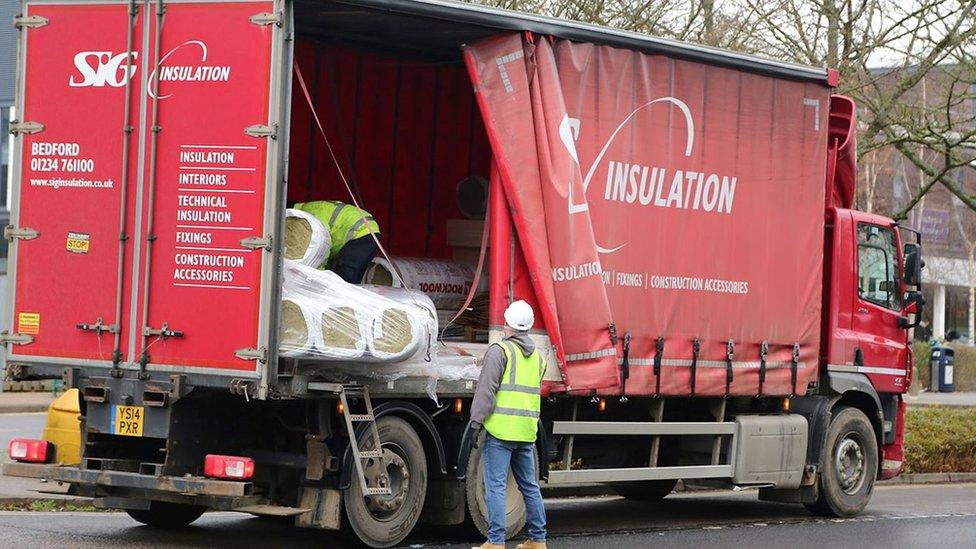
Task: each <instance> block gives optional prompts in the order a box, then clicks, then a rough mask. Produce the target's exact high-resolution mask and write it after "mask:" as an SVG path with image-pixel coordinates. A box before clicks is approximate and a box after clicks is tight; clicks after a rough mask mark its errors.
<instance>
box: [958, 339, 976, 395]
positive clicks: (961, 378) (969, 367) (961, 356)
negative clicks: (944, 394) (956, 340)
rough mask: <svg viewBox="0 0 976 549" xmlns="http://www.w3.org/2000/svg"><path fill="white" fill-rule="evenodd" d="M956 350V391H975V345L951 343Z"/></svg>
mask: <svg viewBox="0 0 976 549" xmlns="http://www.w3.org/2000/svg"><path fill="white" fill-rule="evenodd" d="M952 348H953V349H955V351H956V367H955V369H954V372H953V374H954V375H955V380H954V382H955V385H956V390H957V391H976V347H974V346H972V345H953V346H952Z"/></svg>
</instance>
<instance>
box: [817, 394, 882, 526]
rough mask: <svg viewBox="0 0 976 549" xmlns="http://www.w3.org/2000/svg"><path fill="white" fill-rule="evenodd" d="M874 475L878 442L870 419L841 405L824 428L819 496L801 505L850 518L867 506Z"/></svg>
mask: <svg viewBox="0 0 976 549" xmlns="http://www.w3.org/2000/svg"><path fill="white" fill-rule="evenodd" d="M877 474H878V441H877V439H876V438H875V435H874V428H873V427H872V426H871V422H870V421H869V420H868V418H867V416H865V415H864V412H861V411H860V410H858V409H857V408H850V407H847V406H842V407H840V408H838V409H837V410H836V411H835V412H834V414H833V418H832V419H831V421H830V427H829V428H828V430H827V441H826V445H825V448H824V454H823V458H821V462H820V475H819V476H820V478H819V481H818V482H819V483H820V486H819V488H820V490H819V492H820V495H819V497H818V499H817V501H816V502H815V503H809V504H805V506H806V508H807V509H809V510H810V511H811V512H812V513H815V514H818V515H824V516H832V517H852V516H854V515H856V514H858V513H860V512H861V511H863V510H864V508H865V507H866V506H867V504H868V500H870V499H871V492H872V490H873V489H874V480H875V478H876V477H877Z"/></svg>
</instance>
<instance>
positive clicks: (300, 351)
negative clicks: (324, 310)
mask: <svg viewBox="0 0 976 549" xmlns="http://www.w3.org/2000/svg"><path fill="white" fill-rule="evenodd" d="M280 322H281V325H280V326H279V330H278V337H279V348H280V350H281V354H282V356H287V357H304V356H314V355H315V354H316V353H317V352H318V351H317V347H318V346H317V344H316V336H317V334H318V324H319V323H318V320H317V319H316V317H315V313H314V312H313V310H312V308H311V307H308V306H307V305H303V304H302V302H301V301H300V300H299V299H297V298H296V297H295V296H284V297H282V300H281V319H280Z"/></svg>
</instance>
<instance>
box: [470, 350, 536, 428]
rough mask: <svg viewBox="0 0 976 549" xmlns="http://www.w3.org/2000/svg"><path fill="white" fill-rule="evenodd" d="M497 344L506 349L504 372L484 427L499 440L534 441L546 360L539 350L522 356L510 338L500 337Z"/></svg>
mask: <svg viewBox="0 0 976 549" xmlns="http://www.w3.org/2000/svg"><path fill="white" fill-rule="evenodd" d="M498 345H500V346H501V348H502V350H503V351H505V373H504V374H502V382H501V385H499V386H498V391H497V392H496V393H495V408H494V410H492V412H491V415H489V416H488V418H487V419H486V420H485V425H484V427H485V430H486V431H488V433H490V434H491V436H493V437H495V438H497V439H499V440H507V441H509V442H535V438H536V434H537V432H538V428H539V410H540V409H541V404H542V399H541V398H540V397H539V390H540V388H541V387H542V376H543V375H544V374H545V372H546V361H545V359H543V358H542V354H541V353H539V349H535V350H533V351H532V354H530V355H529V356H525V355H523V354H522V350H521V349H520V348H519V347H518V345H516V344H515V343H513V342H511V341H507V340H503V341H501V342H500V343H498Z"/></svg>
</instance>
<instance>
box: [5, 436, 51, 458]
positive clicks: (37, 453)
mask: <svg viewBox="0 0 976 549" xmlns="http://www.w3.org/2000/svg"><path fill="white" fill-rule="evenodd" d="M52 450H54V445H53V444H51V443H50V442H48V441H46V440H34V439H29V438H15V439H13V440H11V441H10V444H9V445H8V446H7V455H9V456H10V459H13V460H15V461H26V462H30V463H47V462H48V458H49V457H50V456H51V454H53V453H54V452H53V451H52Z"/></svg>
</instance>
